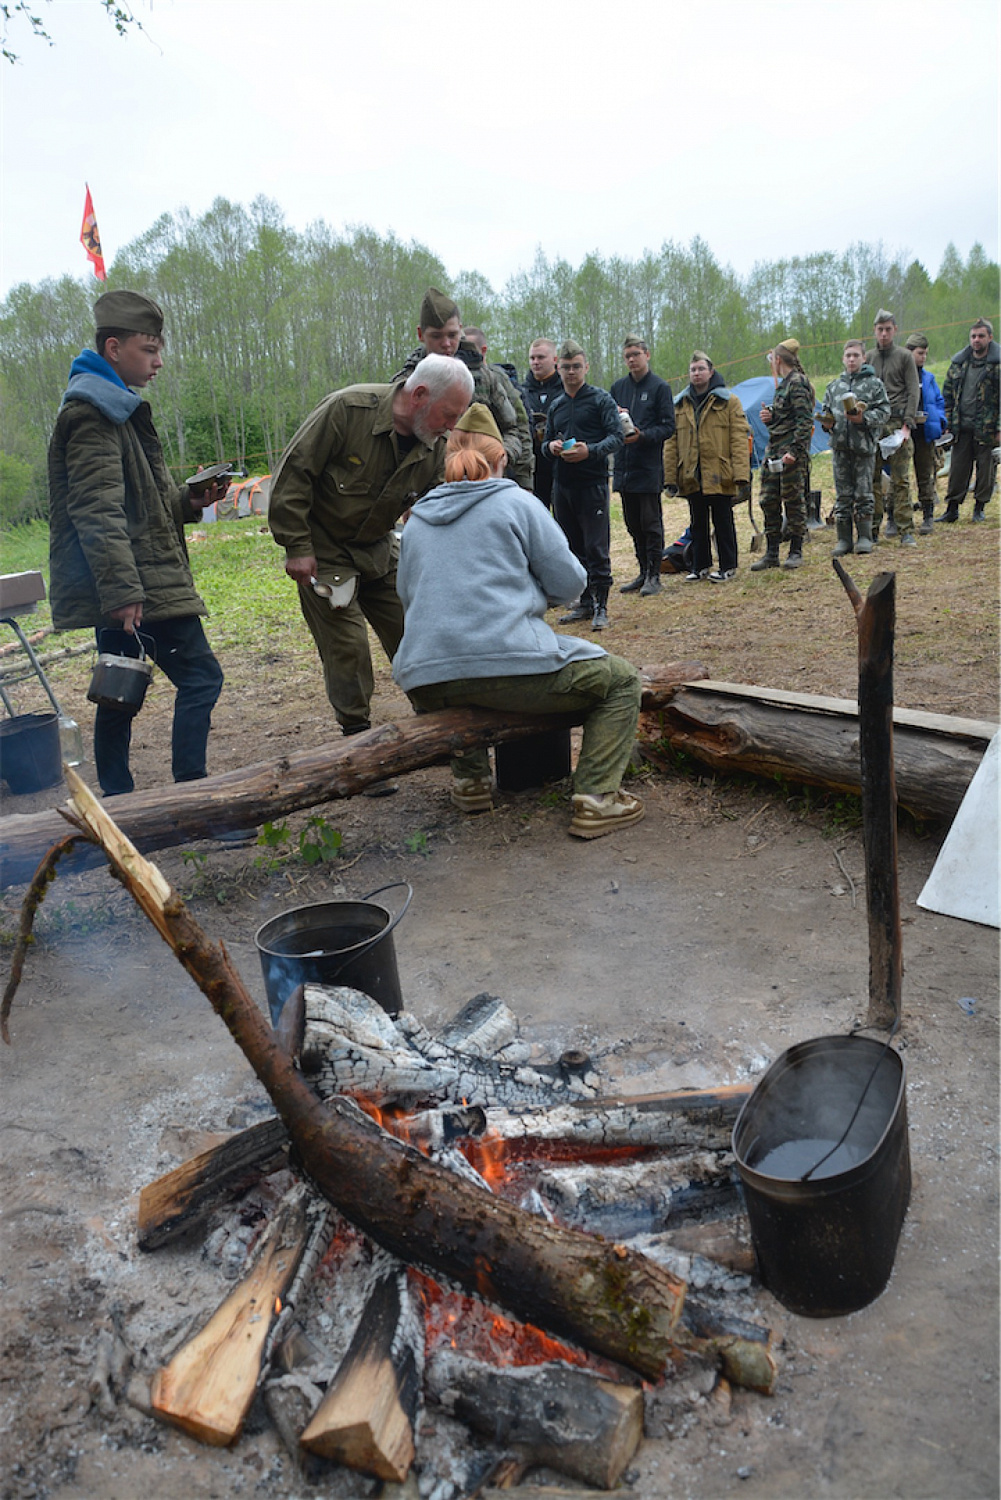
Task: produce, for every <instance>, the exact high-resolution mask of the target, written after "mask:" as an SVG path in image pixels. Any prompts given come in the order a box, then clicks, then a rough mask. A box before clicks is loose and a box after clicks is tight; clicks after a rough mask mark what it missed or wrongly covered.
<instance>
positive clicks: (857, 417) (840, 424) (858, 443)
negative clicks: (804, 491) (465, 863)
mask: <svg viewBox="0 0 1001 1500" xmlns="http://www.w3.org/2000/svg"><path fill="white" fill-rule="evenodd" d="M843 359H844V367H845V368H844V373H843V374H841V375H839V376H838V378H837V380H832V381H831V383H830V385H829V386H828V387H827V390H826V391H825V392H824V401H823V407H822V411H821V417H820V425H821V426H822V427H823V429H824V431H825V432H829V433H830V434H831V452H832V453H833V455H834V487H835V492H836V499H835V501H834V524H835V526H836V527H837V532H838V540H837V543H836V545H835V548H834V556H835V557H844V555H845V553H846V552H851V551H853V550H857V551H859V552H871V551H872V510H873V503H874V502H873V494H872V467H873V455H874V453H875V452H876V444H877V443H878V442H879V438H880V434H881V433H882V431H883V427H884V425H885V423H886V419H887V417H888V416H889V415H890V402H889V398H888V397H887V394H886V387H885V386H884V384H883V382H882V381H881V380H880V378H879V376H878V375H877V374H876V372H875V370H874V369H873V367H872V365H867V364H866V363H865V348H864V346H863V344H862V341H861V339H849V340H848V342H847V343H846V344H845V347H844V356H843ZM846 397H847V401H846ZM853 519H854V529H853ZM856 529H857V531H858V546H857V548H856V547H855V530H856Z"/></svg>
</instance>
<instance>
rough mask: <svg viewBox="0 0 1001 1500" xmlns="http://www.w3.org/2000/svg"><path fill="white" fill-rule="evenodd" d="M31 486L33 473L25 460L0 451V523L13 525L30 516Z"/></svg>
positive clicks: (32, 485) (32, 484)
mask: <svg viewBox="0 0 1001 1500" xmlns="http://www.w3.org/2000/svg"><path fill="white" fill-rule="evenodd" d="M33 487H34V473H33V471H32V467H31V465H30V464H29V463H28V462H27V460H26V459H23V458H15V457H14V454H13V453H2V452H0V525H2V526H13V525H16V524H17V522H19V521H26V520H29V519H30V518H31V514H32V505H31V495H32V490H33Z"/></svg>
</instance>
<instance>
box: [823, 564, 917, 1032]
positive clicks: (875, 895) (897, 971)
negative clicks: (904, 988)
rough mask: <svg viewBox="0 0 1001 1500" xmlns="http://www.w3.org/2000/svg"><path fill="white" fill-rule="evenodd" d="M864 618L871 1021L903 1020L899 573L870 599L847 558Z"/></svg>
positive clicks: (859, 617) (862, 733) (885, 578)
mask: <svg viewBox="0 0 1001 1500" xmlns="http://www.w3.org/2000/svg"><path fill="white" fill-rule="evenodd" d="M832 561H833V564H834V571H835V572H836V573H837V575H838V577H839V578H840V579H841V582H842V583H843V584H844V586H845V591H846V593H847V594H848V597H849V599H850V600H851V602H852V608H853V609H854V610H855V619H856V621H857V624H858V662H859V670H858V707H859V757H860V760H861V765H862V830H863V837H864V841H865V872H866V882H865V885H866V905H867V907H868V911H869V1011H868V1014H867V1016H866V1025H867V1026H872V1027H877V1028H879V1029H881V1030H888V1029H889V1028H890V1027H891V1026H893V1025H894V1024H895V1023H899V1021H900V994H901V982H902V980H903V973H904V961H903V942H902V939H901V934H900V886H899V881H898V873H897V787H896V781H895V778H894V774H893V629H894V623H895V620H896V574H894V573H877V574H876V577H875V578H874V579H873V580H872V583H871V584H870V585H869V592H868V594H867V595H866V597H865V598H864V599H863V598H862V595H861V594H860V593H859V591H858V589H857V588H856V586H855V584H854V582H853V581H852V579H851V578H850V577H849V575H848V573H847V572H846V571H845V569H844V568H843V567H842V565H841V563H840V562H839V560H838V559H837V558H836V557H835V558H833V559H832Z"/></svg>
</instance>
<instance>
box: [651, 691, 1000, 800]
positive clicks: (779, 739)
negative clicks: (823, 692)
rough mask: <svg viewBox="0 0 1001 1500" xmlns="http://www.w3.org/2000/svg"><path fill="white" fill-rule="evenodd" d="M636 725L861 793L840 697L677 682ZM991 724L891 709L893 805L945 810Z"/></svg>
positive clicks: (962, 788) (853, 727)
mask: <svg viewBox="0 0 1001 1500" xmlns="http://www.w3.org/2000/svg"><path fill="white" fill-rule="evenodd" d="M641 726H642V728H643V729H644V732H645V735H646V738H647V739H649V740H651V741H653V742H654V743H655V742H656V740H658V739H665V740H667V741H668V743H669V744H670V746H671V748H672V749H673V750H681V751H684V752H685V753H686V754H689V755H692V756H694V757H695V759H696V760H700V761H702V762H703V763H704V764H706V765H708V766H711V767H712V769H713V770H714V771H722V772H732V771H742V772H747V773H749V774H750V775H752V776H767V777H772V778H774V777H776V776H781V777H783V778H785V779H786V780H791V781H802V782H808V783H809V784H810V785H812V786H823V787H828V788H830V789H831V790H833V791H847V792H856V793H858V792H860V791H861V786H862V780H861V775H860V771H859V723H858V705H857V704H855V703H852V702H849V701H848V700H847V699H841V698H822V697H815V696H814V695H812V694H808V693H782V692H779V691H777V690H772V689H770V688H753V687H745V686H743V685H741V684H740V683H733V682H713V681H703V682H698V683H689V684H686V685H685V686H684V687H682V688H680V689H679V690H678V692H677V693H675V695H674V697H673V698H672V699H671V701H670V703H668V704H667V705H666V706H665V707H664V708H662V709H660V710H658V711H657V712H656V713H653V714H649V715H647V714H646V713H645V711H644V719H642V720H641ZM997 727H998V726H997V725H996V724H992V723H988V722H986V721H984V720H979V719H959V718H952V717H950V716H948V715H945V714H928V713H920V712H917V711H915V710H911V709H901V708H898V709H895V710H894V713H893V735H894V741H893V743H894V755H895V769H896V781H897V798H898V800H899V802H900V803H901V805H902V806H904V807H907V808H910V809H911V810H912V811H913V812H915V813H918V814H920V815H922V816H925V817H934V818H952V817H954V816H955V814H956V812H957V810H958V808H959V804H960V803H961V802H962V800H963V797H964V795H965V793H966V789H967V787H968V786H969V784H970V782H971V781H972V780H973V777H974V774H975V772H976V770H977V767H978V766H979V765H980V762H981V760H982V759H983V756H984V752H985V751H986V749H987V746H988V745H989V744H990V741H991V739H992V738H993V736H994V735H995V734H996V733H997ZM654 759H656V754H654Z"/></svg>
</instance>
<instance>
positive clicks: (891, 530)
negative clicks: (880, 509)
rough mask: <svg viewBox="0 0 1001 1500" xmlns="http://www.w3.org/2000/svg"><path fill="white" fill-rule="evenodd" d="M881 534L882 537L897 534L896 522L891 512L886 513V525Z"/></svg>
mask: <svg viewBox="0 0 1001 1500" xmlns="http://www.w3.org/2000/svg"><path fill="white" fill-rule="evenodd" d="M883 534H884V536H896V534H897V521H896V517H895V516H894V514H893V511H892V510H888V511H887V512H886V525H885V527H884V528H883Z"/></svg>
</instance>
